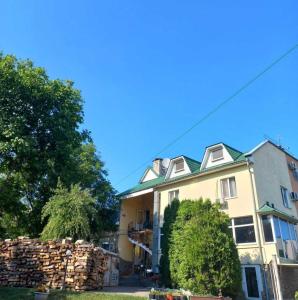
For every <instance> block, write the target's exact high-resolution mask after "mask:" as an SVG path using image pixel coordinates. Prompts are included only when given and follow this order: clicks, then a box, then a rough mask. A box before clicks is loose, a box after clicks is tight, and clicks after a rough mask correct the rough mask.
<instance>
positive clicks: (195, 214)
mask: <svg viewBox="0 0 298 300" xmlns="http://www.w3.org/2000/svg"><path fill="white" fill-rule="evenodd" d="M169 259H170V273H171V279H172V282H173V284H174V285H177V286H179V287H181V288H184V289H189V290H191V291H192V292H194V293H197V294H202V295H207V294H213V295H217V294H218V292H219V290H220V289H221V290H222V292H223V293H224V294H225V295H230V296H234V295H236V294H237V293H238V292H239V290H240V286H241V271H240V261H239V257H238V252H237V249H236V246H235V243H234V241H233V237H232V234H231V232H230V229H229V218H228V216H227V215H226V214H224V213H223V212H220V210H219V206H218V205H217V204H212V203H211V202H210V201H209V200H207V201H203V200H202V199H200V200H198V201H190V200H185V201H182V202H181V204H180V206H179V209H178V212H177V218H176V221H175V223H174V224H173V229H172V233H171V236H170V249H169Z"/></svg>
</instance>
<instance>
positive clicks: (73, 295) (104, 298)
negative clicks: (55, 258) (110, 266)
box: [0, 288, 147, 300]
mask: <svg viewBox="0 0 298 300" xmlns="http://www.w3.org/2000/svg"><path fill="white" fill-rule="evenodd" d="M33 292H34V289H27V288H0V300H34V293H33ZM113 292H114V293H113ZM115 293H117V294H115ZM142 293H146V292H144V291H138V290H134V289H127V290H125V289H124V290H121V289H120V290H119V291H118V290H117V288H114V289H112V288H111V289H107V290H106V291H104V292H82V293H79V292H61V291H59V290H53V291H51V294H50V296H49V298H48V299H49V300H85V299H86V300H114V299H115V300H129V299H136V300H145V299H147V298H145V297H138V296H133V295H141V294H142ZM125 294H126V295H125ZM144 295H145V294H144Z"/></svg>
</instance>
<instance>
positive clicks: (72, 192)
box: [41, 182, 96, 240]
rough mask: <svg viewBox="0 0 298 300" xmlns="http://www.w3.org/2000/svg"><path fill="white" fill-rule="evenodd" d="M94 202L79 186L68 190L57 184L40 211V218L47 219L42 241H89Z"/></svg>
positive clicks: (86, 191)
mask: <svg viewBox="0 0 298 300" xmlns="http://www.w3.org/2000/svg"><path fill="white" fill-rule="evenodd" d="M95 201H96V200H95V198H93V197H92V196H91V195H90V193H89V191H88V190H86V189H85V190H83V189H81V187H80V186H79V184H75V185H72V186H71V187H70V189H69V190H68V189H67V188H65V187H64V186H63V185H62V184H61V182H59V183H58V186H57V189H56V190H55V192H54V195H53V196H52V197H51V198H50V200H49V201H48V202H47V204H46V205H45V206H44V207H43V209H42V218H43V219H48V220H47V224H46V226H45V227H44V229H43V231H42V233H41V237H42V239H45V240H47V239H59V238H65V237H71V238H73V239H74V240H76V239H89V238H90V234H91V226H90V225H91V224H90V220H91V219H92V217H93V216H94V215H95V213H96V210H95Z"/></svg>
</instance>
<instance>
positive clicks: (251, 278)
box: [242, 265, 263, 300]
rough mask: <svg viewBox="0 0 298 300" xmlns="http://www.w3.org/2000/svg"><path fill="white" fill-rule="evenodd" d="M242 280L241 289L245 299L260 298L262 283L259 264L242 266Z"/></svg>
mask: <svg viewBox="0 0 298 300" xmlns="http://www.w3.org/2000/svg"><path fill="white" fill-rule="evenodd" d="M242 281H243V282H242V285H243V291H244V294H245V296H246V298H247V299H251V300H259V299H260V300H261V299H262V291H263V285H262V277H261V269H260V266H258V265H244V266H242Z"/></svg>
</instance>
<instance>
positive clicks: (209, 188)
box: [157, 164, 272, 263]
mask: <svg viewBox="0 0 298 300" xmlns="http://www.w3.org/2000/svg"><path fill="white" fill-rule="evenodd" d="M232 176H235V180H236V188H237V197H234V198H230V199H228V200H227V201H228V209H226V210H224V211H225V212H226V213H227V214H228V215H229V216H230V218H234V217H241V216H248V215H251V216H253V219H254V224H255V234H256V240H257V241H258V238H257V234H258V232H257V225H256V218H255V214H254V202H253V192H252V186H251V179H250V173H249V171H248V167H247V165H246V164H243V165H237V166H233V167H232V168H230V169H226V170H222V171H219V170H217V171H216V172H214V173H212V174H203V175H201V176H198V177H196V178H193V179H189V180H184V181H181V182H176V183H173V184H171V185H166V186H163V187H158V188H157V190H158V191H159V192H160V199H161V204H160V206H161V210H160V221H161V224H160V225H161V226H162V224H163V212H164V209H165V208H166V206H167V205H168V203H169V200H168V193H169V191H172V190H176V189H179V199H180V200H184V199H191V200H196V199H199V198H200V197H202V198H203V199H207V198H208V199H210V200H211V201H212V202H215V201H216V199H219V198H221V187H220V180H221V179H224V178H227V177H232ZM237 248H238V252H239V257H240V260H241V262H242V263H247V262H249V263H261V255H260V248H259V244H258V243H257V242H256V243H252V244H241V245H238V246H237ZM264 251H265V249H264ZM271 257H272V256H271Z"/></svg>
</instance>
